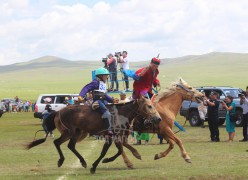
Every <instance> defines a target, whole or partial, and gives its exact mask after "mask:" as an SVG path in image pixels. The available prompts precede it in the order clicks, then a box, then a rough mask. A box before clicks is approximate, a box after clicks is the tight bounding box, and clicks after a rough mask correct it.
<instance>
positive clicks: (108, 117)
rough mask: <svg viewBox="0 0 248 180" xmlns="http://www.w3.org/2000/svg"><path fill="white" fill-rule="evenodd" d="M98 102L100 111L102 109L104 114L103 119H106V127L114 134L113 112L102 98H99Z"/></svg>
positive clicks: (109, 132)
mask: <svg viewBox="0 0 248 180" xmlns="http://www.w3.org/2000/svg"><path fill="white" fill-rule="evenodd" d="M98 103H99V108H98V111H100V113H101V114H102V119H103V121H104V128H105V129H106V130H108V134H109V135H112V134H113V132H112V126H111V114H110V112H109V110H108V109H107V108H106V106H105V104H104V103H103V102H102V101H101V100H98Z"/></svg>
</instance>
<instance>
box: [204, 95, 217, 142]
mask: <svg viewBox="0 0 248 180" xmlns="http://www.w3.org/2000/svg"><path fill="white" fill-rule="evenodd" d="M217 97H218V93H217V92H215V91H212V92H211V93H210V100H209V99H208V100H207V101H206V102H207V106H208V110H207V111H208V124H209V130H210V138H211V141H212V142H219V141H220V138H219V128H218V126H219V115H218V110H219V105H220V102H219V101H218V100H217Z"/></svg>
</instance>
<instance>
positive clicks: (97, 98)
mask: <svg viewBox="0 0 248 180" xmlns="http://www.w3.org/2000/svg"><path fill="white" fill-rule="evenodd" d="M95 74H96V79H94V80H93V81H92V82H91V83H89V84H87V85H86V86H84V87H83V89H82V90H81V92H80V93H79V97H78V99H79V101H82V100H87V96H86V94H87V93H88V92H92V94H93V103H92V109H93V110H97V111H98V112H100V113H101V115H102V119H103V121H104V126H105V128H106V129H107V130H108V134H109V135H112V134H113V132H112V130H111V114H110V112H109V110H108V108H107V107H106V104H107V103H108V102H109V103H117V102H118V99H114V98H111V97H110V96H108V95H107V94H106V92H107V87H106V84H105V83H106V82H107V79H108V76H109V74H110V73H109V71H108V70H107V69H105V68H99V69H97V70H96V73H95Z"/></svg>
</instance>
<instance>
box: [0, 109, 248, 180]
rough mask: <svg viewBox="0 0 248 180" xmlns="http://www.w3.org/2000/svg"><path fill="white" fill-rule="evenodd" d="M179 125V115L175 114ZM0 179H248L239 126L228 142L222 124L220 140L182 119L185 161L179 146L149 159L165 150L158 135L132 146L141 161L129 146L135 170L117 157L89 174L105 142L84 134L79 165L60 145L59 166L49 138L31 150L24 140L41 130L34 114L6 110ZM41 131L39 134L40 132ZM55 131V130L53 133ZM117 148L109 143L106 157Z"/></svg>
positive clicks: (2, 120) (0, 135) (1, 136)
mask: <svg viewBox="0 0 248 180" xmlns="http://www.w3.org/2000/svg"><path fill="white" fill-rule="evenodd" d="M178 121H179V122H180V123H181V124H183V119H182V118H180V117H178ZM0 127H1V131H0V143H1V146H0V147H1V151H0V152H1V153H0V179H51V180H54V179H58V180H61V179H190V180H192V179H209V180H210V179H247V178H248V174H247V168H248V164H247V159H248V152H246V150H247V149H248V143H241V142H238V139H241V138H242V136H241V134H242V132H241V131H242V129H241V128H237V129H236V131H237V136H236V137H235V142H233V143H231V144H229V143H228V142H227V133H226V131H225V127H224V126H222V127H220V139H221V142H219V143H211V142H209V130H208V128H207V127H206V128H205V129H201V128H199V127H190V126H189V124H188V123H187V124H186V127H185V128H186V132H185V133H183V132H180V133H178V136H179V137H180V138H181V139H182V141H183V143H184V146H185V148H186V150H187V152H188V153H189V155H190V156H191V159H192V163H191V164H188V163H186V162H184V160H183V159H182V158H181V157H180V151H179V148H178V146H176V145H175V148H174V149H173V150H172V152H171V153H170V154H169V155H168V156H167V157H165V158H163V159H160V160H156V161H155V160H153V158H154V155H155V154H156V153H159V152H161V151H164V150H165V149H166V148H167V147H168V145H167V144H163V145H158V142H159V141H158V139H157V137H156V135H154V136H153V135H152V134H151V136H150V137H152V136H153V138H152V139H151V142H150V144H149V145H140V146H138V145H134V147H135V148H137V150H138V151H139V152H140V154H141V155H142V160H141V161H140V160H137V159H135V158H134V157H133V156H132V155H131V154H130V152H129V151H128V150H126V149H125V151H126V152H127V154H128V156H129V159H130V160H131V161H132V162H133V163H134V167H135V168H134V169H132V170H128V169H127V168H126V166H125V164H124V162H123V160H122V158H121V157H119V158H117V160H116V161H114V162H112V163H109V164H102V163H100V164H99V166H98V169H97V171H96V174H94V175H91V174H90V171H89V169H90V167H91V164H92V163H93V162H94V161H95V160H96V158H97V157H98V155H99V153H100V151H101V148H102V145H103V142H101V141H97V140H95V139H94V138H93V137H88V138H86V140H84V141H82V142H81V143H79V144H77V146H76V147H77V149H78V150H79V152H80V153H81V154H82V155H83V157H84V158H85V160H86V162H87V164H88V167H87V168H86V169H84V168H82V167H81V166H80V163H79V160H78V159H77V158H76V157H75V156H74V155H73V154H72V152H71V151H70V150H69V149H68V148H67V143H65V144H63V145H62V150H63V152H64V155H65V162H64V164H63V166H62V167H61V168H58V167H57V160H58V158H59V156H58V153H57V151H56V149H55V146H54V145H53V139H51V138H48V140H47V141H46V142H45V143H44V144H41V145H39V146H37V147H35V148H33V149H31V150H29V151H27V150H25V149H24V146H23V145H24V144H26V143H27V142H30V141H32V140H33V138H34V133H35V131H36V130H39V129H41V122H40V121H39V120H38V119H34V118H33V114H32V113H6V114H4V115H3V116H2V117H1V118H0ZM42 136H43V133H39V134H38V137H42ZM58 136H59V134H58V131H55V138H57V137H58ZM116 152H117V149H116V148H115V146H114V145H113V146H111V148H110V150H109V152H108V153H107V157H109V156H112V155H114V154H115V153H116Z"/></svg>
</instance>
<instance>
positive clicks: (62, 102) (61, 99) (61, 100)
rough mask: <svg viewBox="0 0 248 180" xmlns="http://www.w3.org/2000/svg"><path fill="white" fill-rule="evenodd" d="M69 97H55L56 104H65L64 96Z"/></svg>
mask: <svg viewBox="0 0 248 180" xmlns="http://www.w3.org/2000/svg"><path fill="white" fill-rule="evenodd" d="M66 97H67V98H69V97H71V96H69V95H67V96H57V97H56V102H55V103H56V104H65V98H66Z"/></svg>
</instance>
